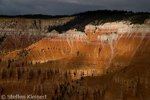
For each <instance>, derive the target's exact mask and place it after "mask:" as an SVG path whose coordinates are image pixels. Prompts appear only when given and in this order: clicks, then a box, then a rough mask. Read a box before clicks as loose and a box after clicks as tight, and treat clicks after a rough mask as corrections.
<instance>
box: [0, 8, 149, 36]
mask: <svg viewBox="0 0 150 100" xmlns="http://www.w3.org/2000/svg"><path fill="white" fill-rule="evenodd" d="M69 16H76V18H75V19H74V20H71V21H69V22H68V23H66V24H64V25H63V26H54V27H49V32H50V31H52V30H54V29H55V30H57V31H58V32H59V33H62V32H63V31H67V30H69V29H74V28H76V29H77V30H78V31H84V28H85V26H86V25H87V24H93V25H99V24H104V23H106V22H114V21H123V20H124V21H131V24H143V23H144V21H145V19H147V18H150V13H148V12H138V13H134V12H132V11H129V12H127V11H117V10H113V11H111V10H97V11H87V12H82V13H77V14H73V15H57V16H50V15H41V14H38V15H16V16H6V15H0V17H7V18H15V17H17V18H39V19H52V18H62V17H69Z"/></svg>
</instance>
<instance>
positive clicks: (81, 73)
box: [0, 20, 150, 100]
mask: <svg viewBox="0 0 150 100" xmlns="http://www.w3.org/2000/svg"><path fill="white" fill-rule="evenodd" d="M38 32H39V31H38ZM1 33H2V34H1V41H2V42H1V45H0V46H1V55H0V57H1V62H0V66H1V68H0V69H1V74H0V80H1V83H3V84H0V93H1V94H3V93H5V94H8V93H14V92H16V91H19V92H22V93H24V94H26V93H33V94H37V95H43V94H46V95H48V98H51V99H52V100H53V99H62V98H63V99H71V100H72V99H74V100H79V99H80V100H87V98H90V100H101V99H103V100H112V98H113V99H119V100H133V99H137V100H139V99H146V100H148V99H149V98H150V96H149V89H150V88H149V84H150V79H149V70H150V68H149V58H150V55H149V53H150V49H149V47H150V46H149V45H150V37H149V36H150V23H149V20H147V21H146V22H145V23H144V24H142V25H138V24H130V22H124V21H122V22H112V23H105V24H103V25H97V26H95V25H87V26H86V27H85V33H84V32H80V31H77V30H76V29H74V30H68V31H67V32H64V33H62V34H59V33H58V32H57V31H55V30H54V31H52V32H46V33H44V32H41V33H40V34H41V35H39V34H36V32H35V33H32V32H30V33H31V34H32V35H26V34H27V33H25V32H22V31H21V34H20V35H19V34H18V35H17V36H18V38H17V37H16V36H15V35H16V34H14V33H13V32H12V33H10V34H3V32H1ZM8 33H9V32H8ZM19 36H20V37H19ZM28 36H29V37H28ZM13 37H15V38H16V39H19V40H17V41H16V40H15V39H13ZM20 38H21V39H20ZM21 41H22V42H21ZM26 41H28V42H26ZM21 44H23V45H21ZM12 45H13V47H11V46H12ZM10 48H13V49H10ZM5 49H7V50H8V52H6V51H5ZM5 80H7V81H5ZM23 81H25V82H23ZM4 83H5V84H4ZM10 83H12V86H10V88H11V91H10V92H8V89H7V88H6V87H7V86H9V85H10ZM20 84H22V85H20ZM29 84H30V85H29ZM26 86H30V87H27V88H26ZM21 88H23V89H24V90H26V91H22V90H21ZM31 88H32V89H31ZM73 94H74V95H73Z"/></svg>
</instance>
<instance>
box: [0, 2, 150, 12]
mask: <svg viewBox="0 0 150 100" xmlns="http://www.w3.org/2000/svg"><path fill="white" fill-rule="evenodd" d="M149 4H150V0H0V15H24V14H44V15H71V14H75V13H79V12H84V11H92V10H125V11H133V12H150V6H149Z"/></svg>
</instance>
